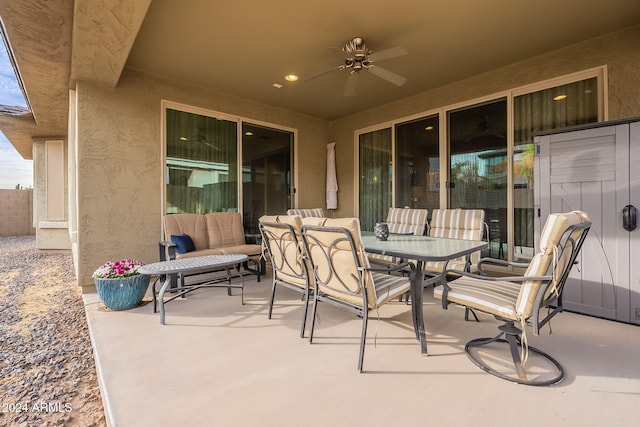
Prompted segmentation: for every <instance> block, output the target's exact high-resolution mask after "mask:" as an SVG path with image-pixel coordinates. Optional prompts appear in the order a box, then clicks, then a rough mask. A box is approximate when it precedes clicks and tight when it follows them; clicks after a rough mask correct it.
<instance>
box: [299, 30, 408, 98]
mask: <svg viewBox="0 0 640 427" xmlns="http://www.w3.org/2000/svg"><path fill="white" fill-rule="evenodd" d="M342 52H343V54H344V64H341V65H339V66H338V67H333V68H331V69H329V70H327V71H323V72H320V73H317V74H313V75H311V76H309V77H307V78H306V79H305V80H311V79H314V78H316V77H320V76H322V75H324V74H327V73H329V72H331V71H334V70H349V71H350V73H349V77H348V78H347V82H346V85H345V89H344V96H353V95H355V94H356V84H357V76H358V74H359V73H360V71H362V70H367V71H369V72H371V74H373V75H374V76H377V77H380V78H382V79H384V80H386V81H388V82H390V83H392V84H394V85H396V86H402V85H403V84H405V83H406V82H407V79H406V78H404V77H403V76H401V75H399V74H396V73H394V72H393V71H389V70H387V69H386V68H382V67H380V66H378V65H376V64H374V63H375V62H376V61H382V60H385V59H390V58H396V57H398V56H404V55H408V54H409V51H408V50H407V49H406V48H404V47H403V46H396V47H392V48H390V49H385V50H382V51H380V52H377V53H374V52H373V51H372V50H370V49H368V48H367V47H366V45H365V44H364V38H363V37H354V38H353V39H351V40H350V41H349V42H348V43H347V44H345V45H344V46H343V47H342Z"/></svg>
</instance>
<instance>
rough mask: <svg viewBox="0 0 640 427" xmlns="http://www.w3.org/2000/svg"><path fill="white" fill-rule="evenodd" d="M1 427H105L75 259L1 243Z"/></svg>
mask: <svg viewBox="0 0 640 427" xmlns="http://www.w3.org/2000/svg"><path fill="white" fill-rule="evenodd" d="M0 340H1V341H0V346H1V347H0V405H1V407H0V426H20V427H29V426H83V427H90V426H105V425H106V422H105V417H104V411H103V407H102V401H101V398H100V390H99V388H98V381H97V376H96V368H95V364H94V359H93V349H92V347H91V341H90V338H89V331H88V328H87V321H86V316H85V311H84V307H83V304H82V297H81V295H80V290H79V288H78V287H77V286H76V283H75V279H74V276H73V263H72V260H71V255H70V254H66V253H65V254H62V253H44V252H39V251H37V250H36V249H35V238H34V237H33V236H19V237H0Z"/></svg>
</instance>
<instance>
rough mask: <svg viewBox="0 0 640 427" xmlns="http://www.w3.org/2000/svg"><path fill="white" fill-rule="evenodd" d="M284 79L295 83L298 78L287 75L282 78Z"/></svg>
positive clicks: (293, 75)
mask: <svg viewBox="0 0 640 427" xmlns="http://www.w3.org/2000/svg"><path fill="white" fill-rule="evenodd" d="M284 79H285V80H286V81H288V82H295V81H297V80H298V76H296V75H295V74H287V75H286V76H284Z"/></svg>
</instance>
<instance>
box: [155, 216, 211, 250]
mask: <svg viewBox="0 0 640 427" xmlns="http://www.w3.org/2000/svg"><path fill="white" fill-rule="evenodd" d="M164 232H165V239H166V240H167V241H171V236H172V235H175V236H179V235H181V234H188V235H189V236H190V237H191V240H193V243H194V245H195V247H196V251H198V250H201V249H207V248H209V239H208V237H207V224H206V222H205V219H204V215H200V214H191V213H181V214H171V215H167V216H165V218H164Z"/></svg>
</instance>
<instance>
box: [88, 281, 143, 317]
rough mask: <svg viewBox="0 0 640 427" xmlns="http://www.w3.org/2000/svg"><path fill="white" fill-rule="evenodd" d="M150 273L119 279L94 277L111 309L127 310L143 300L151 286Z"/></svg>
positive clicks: (103, 298) (97, 286) (103, 300)
mask: <svg viewBox="0 0 640 427" xmlns="http://www.w3.org/2000/svg"><path fill="white" fill-rule="evenodd" d="M150 277H151V276H149V275H148V274H137V275H135V276H129V277H122V278H117V279H98V278H96V279H93V280H94V281H95V284H96V290H97V291H98V296H99V297H100V299H101V300H102V302H103V303H104V305H105V306H107V308H108V309H109V310H127V309H130V308H133V307H136V306H137V305H138V304H140V301H142V298H143V297H144V294H145V293H146V292H147V288H148V287H149V278H150Z"/></svg>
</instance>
